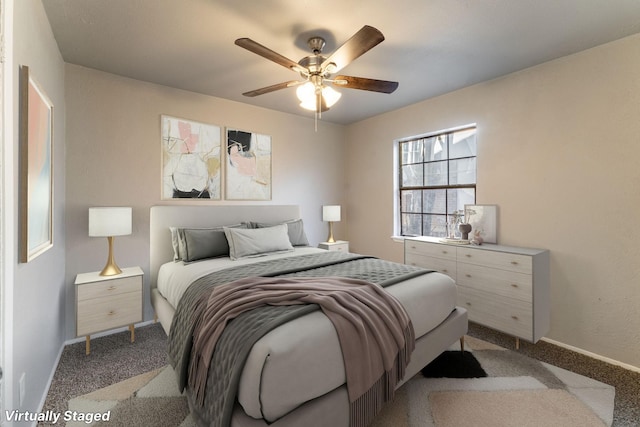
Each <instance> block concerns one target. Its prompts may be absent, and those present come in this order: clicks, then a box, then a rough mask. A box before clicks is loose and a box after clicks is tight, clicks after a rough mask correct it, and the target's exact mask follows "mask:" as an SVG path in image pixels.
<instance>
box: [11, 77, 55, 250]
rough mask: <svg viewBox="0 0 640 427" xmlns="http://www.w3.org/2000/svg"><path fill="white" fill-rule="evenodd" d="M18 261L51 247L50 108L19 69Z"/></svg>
mask: <svg viewBox="0 0 640 427" xmlns="http://www.w3.org/2000/svg"><path fill="white" fill-rule="evenodd" d="M19 151H20V261H21V262H29V261H31V260H33V259H34V258H36V257H37V256H38V255H40V254H42V253H43V252H45V251H46V250H48V249H49V248H51V247H52V246H53V154H52V153H53V104H52V103H51V100H50V99H49V97H48V96H47V94H46V93H45V91H44V90H43V88H42V86H40V85H39V84H38V82H37V81H36V80H35V79H34V77H33V76H32V75H31V72H30V71H29V67H27V66H24V65H23V66H21V67H20V148H19Z"/></svg>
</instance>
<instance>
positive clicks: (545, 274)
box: [404, 237, 550, 346]
mask: <svg viewBox="0 0 640 427" xmlns="http://www.w3.org/2000/svg"><path fill="white" fill-rule="evenodd" d="M404 258H405V264H409V265H415V266H419V267H424V268H429V269H433V270H436V271H438V272H440V273H443V274H446V275H448V276H450V277H451V278H452V279H454V280H455V281H456V285H457V291H458V298H457V304H458V305H459V306H461V307H464V308H466V309H467V311H468V313H469V320H470V321H472V322H475V323H478V324H481V325H484V326H487V327H489V328H492V329H495V330H498V331H501V332H504V333H506V334H509V335H512V336H514V337H516V346H519V339H520V338H522V339H525V340H527V341H530V342H534V343H535V342H537V341H538V340H539V339H540V338H542V337H543V336H544V335H545V334H546V333H547V332H548V331H549V323H550V314H549V312H550V283H549V282H550V280H549V251H548V250H542V249H530V248H520V247H512V246H503V245H494V244H486V243H485V244H483V245H481V246H472V245H461V244H455V243H454V244H451V243H442V242H440V240H439V239H438V238H433V237H412V238H406V239H405V241H404Z"/></svg>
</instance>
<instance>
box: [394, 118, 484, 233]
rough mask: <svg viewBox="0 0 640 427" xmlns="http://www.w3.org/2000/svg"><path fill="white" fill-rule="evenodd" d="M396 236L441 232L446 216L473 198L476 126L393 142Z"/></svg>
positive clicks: (470, 201)
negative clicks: (396, 167)
mask: <svg viewBox="0 0 640 427" xmlns="http://www.w3.org/2000/svg"><path fill="white" fill-rule="evenodd" d="M398 150H399V153H398V161H399V164H398V189H399V191H398V197H399V203H398V208H399V214H400V218H399V219H400V221H399V222H400V234H401V235H402V236H435V237H446V236H447V223H448V221H449V220H450V219H451V214H453V212H455V211H457V210H463V209H464V205H465V204H475V201H476V155H477V153H476V151H477V150H476V127H475V126H467V127H464V128H460V129H456V130H451V131H446V132H440V133H437V134H432V135H429V136H425V137H419V138H411V139H407V140H402V141H400V142H399V143H398Z"/></svg>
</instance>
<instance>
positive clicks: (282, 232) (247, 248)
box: [224, 224, 293, 260]
mask: <svg viewBox="0 0 640 427" xmlns="http://www.w3.org/2000/svg"><path fill="white" fill-rule="evenodd" d="M287 229H288V228H287V225H286V224H280V225H276V226H274V227H265V228H247V229H241V228H229V227H224V234H225V235H226V236H227V242H229V257H230V258H231V259H232V260H238V259H241V258H249V257H255V256H261V255H266V254H269V253H274V252H288V251H293V246H291V242H290V241H289V234H288V233H287Z"/></svg>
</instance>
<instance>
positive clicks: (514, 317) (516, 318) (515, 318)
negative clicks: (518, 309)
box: [511, 316, 520, 320]
mask: <svg viewBox="0 0 640 427" xmlns="http://www.w3.org/2000/svg"><path fill="white" fill-rule="evenodd" d="M511 318H512V319H513V320H520V319H518V316H511Z"/></svg>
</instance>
